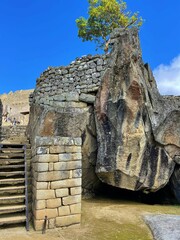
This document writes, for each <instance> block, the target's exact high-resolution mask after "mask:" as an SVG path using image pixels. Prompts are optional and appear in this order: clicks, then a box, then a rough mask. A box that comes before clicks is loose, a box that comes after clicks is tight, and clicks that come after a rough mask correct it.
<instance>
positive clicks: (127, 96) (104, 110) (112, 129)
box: [95, 29, 180, 191]
mask: <svg viewBox="0 0 180 240" xmlns="http://www.w3.org/2000/svg"><path fill="white" fill-rule="evenodd" d="M111 44H112V45H113V50H112V52H111V54H110V57H109V65H108V67H107V69H106V71H105V72H104V75H103V77H102V81H101V86H100V88H99V91H98V94H97V97H96V103H95V112H96V114H95V115H96V127H97V141H98V155H97V162H96V173H97V175H98V177H99V178H100V179H101V180H102V181H103V182H105V183H108V184H110V185H113V186H116V187H120V188H126V189H130V190H144V191H157V190H158V189H160V188H162V187H163V186H165V185H166V184H167V182H168V181H169V179H170V176H171V175H172V173H173V170H174V166H175V162H176V164H177V160H176V159H179V158H178V156H180V145H179V141H180V132H179V129H180V111H179V107H180V101H179V100H180V98H178V97H177V99H175V98H169V97H162V96H161V95H160V94H159V92H158V89H157V86H156V82H155V80H154V77H153V74H152V72H151V70H150V67H149V65H148V64H145V65H144V63H143V61H142V54H141V49H140V43H139V38H138V32H137V30H136V29H130V30H123V31H122V30H119V29H117V30H115V31H114V33H113V34H112V36H111Z"/></svg>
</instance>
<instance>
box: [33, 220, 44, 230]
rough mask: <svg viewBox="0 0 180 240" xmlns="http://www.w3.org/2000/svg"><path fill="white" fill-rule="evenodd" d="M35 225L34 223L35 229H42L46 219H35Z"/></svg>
mask: <svg viewBox="0 0 180 240" xmlns="http://www.w3.org/2000/svg"><path fill="white" fill-rule="evenodd" d="M33 225H34V229H35V230H36V231H42V229H43V226H44V220H36V219H34V222H33Z"/></svg>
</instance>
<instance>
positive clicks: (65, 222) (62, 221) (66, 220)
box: [56, 214, 81, 227]
mask: <svg viewBox="0 0 180 240" xmlns="http://www.w3.org/2000/svg"><path fill="white" fill-rule="evenodd" d="M80 222H81V214H75V215H69V216H63V217H57V218H56V226H57V227H66V226H69V225H72V224H78V223H80Z"/></svg>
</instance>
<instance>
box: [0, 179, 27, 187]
mask: <svg viewBox="0 0 180 240" xmlns="http://www.w3.org/2000/svg"><path fill="white" fill-rule="evenodd" d="M24 181H25V178H6V179H0V185H6V184H7V185H15V184H19V183H24Z"/></svg>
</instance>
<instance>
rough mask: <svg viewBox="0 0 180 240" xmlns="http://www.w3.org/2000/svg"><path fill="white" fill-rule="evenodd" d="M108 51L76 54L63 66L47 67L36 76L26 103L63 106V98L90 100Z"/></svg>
mask: <svg viewBox="0 0 180 240" xmlns="http://www.w3.org/2000/svg"><path fill="white" fill-rule="evenodd" d="M107 59H108V55H102V56H99V55H96V56H91V55H88V56H84V57H81V58H77V59H76V60H75V61H73V62H72V63H71V64H70V65H69V66H67V67H56V68H52V67H49V68H48V69H47V70H46V71H44V72H43V73H42V74H41V76H40V78H38V79H37V82H36V89H35V91H34V93H33V94H32V95H31V97H30V104H32V103H33V104H41V105H48V106H59V107H66V106H67V105H68V104H67V103H64V102H66V101H67V102H74V103H73V105H70V104H69V106H70V107H71V106H72V107H76V106H77V104H76V102H78V101H82V102H88V103H93V102H94V100H95V96H94V94H91V93H93V92H97V90H98V87H99V85H100V82H101V77H102V75H103V72H104V70H105V68H106V65H107Z"/></svg>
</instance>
